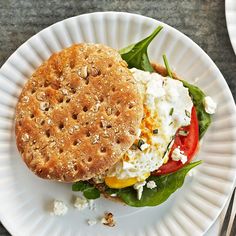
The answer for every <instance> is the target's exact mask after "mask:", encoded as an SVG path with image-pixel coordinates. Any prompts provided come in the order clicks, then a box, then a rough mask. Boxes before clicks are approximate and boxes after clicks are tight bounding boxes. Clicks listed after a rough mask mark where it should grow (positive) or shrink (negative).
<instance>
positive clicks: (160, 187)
mask: <svg viewBox="0 0 236 236" xmlns="http://www.w3.org/2000/svg"><path fill="white" fill-rule="evenodd" d="M201 162H202V161H197V162H193V163H190V164H188V165H186V166H184V167H183V168H182V169H180V170H178V171H176V172H174V173H170V174H167V175H162V176H151V177H149V178H148V179H147V181H150V180H153V181H155V183H156V185H157V187H156V188H154V189H149V188H147V187H146V186H145V187H144V190H143V194H142V197H141V199H140V200H138V199H137V192H136V190H134V188H133V187H128V188H124V189H120V190H119V191H118V192H117V196H118V197H120V198H121V199H122V200H123V201H124V202H125V203H126V204H128V205H130V206H133V207H144V206H156V205H159V204H161V203H163V202H164V201H166V200H167V198H168V197H169V196H170V195H171V194H172V193H174V192H175V191H176V190H177V189H178V188H180V187H181V186H182V185H183V183H184V179H185V176H186V174H187V173H188V172H189V171H190V170H191V169H192V168H194V167H195V166H197V165H199V164H200V163H201Z"/></svg>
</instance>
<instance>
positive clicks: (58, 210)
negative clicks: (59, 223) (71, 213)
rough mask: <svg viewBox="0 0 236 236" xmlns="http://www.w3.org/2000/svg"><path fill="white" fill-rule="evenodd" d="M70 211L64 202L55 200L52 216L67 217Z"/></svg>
mask: <svg viewBox="0 0 236 236" xmlns="http://www.w3.org/2000/svg"><path fill="white" fill-rule="evenodd" d="M67 211H68V207H67V205H66V204H65V203H64V202H63V201H59V200H54V201H53V209H52V212H51V214H52V215H55V216H62V215H65V214H66V213H67Z"/></svg>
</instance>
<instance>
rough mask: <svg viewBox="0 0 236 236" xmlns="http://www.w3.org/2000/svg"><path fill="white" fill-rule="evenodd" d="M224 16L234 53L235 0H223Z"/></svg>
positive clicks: (235, 45)
mask: <svg viewBox="0 0 236 236" xmlns="http://www.w3.org/2000/svg"><path fill="white" fill-rule="evenodd" d="M225 16H226V23H227V28H228V32H229V37H230V41H231V44H232V46H233V49H234V53H235V54H236V1H235V0H225Z"/></svg>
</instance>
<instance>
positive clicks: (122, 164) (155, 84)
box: [107, 68, 193, 181]
mask: <svg viewBox="0 0 236 236" xmlns="http://www.w3.org/2000/svg"><path fill="white" fill-rule="evenodd" d="M131 72H132V74H133V76H134V78H135V80H136V82H137V85H138V88H139V92H140V94H141V96H142V99H143V104H144V110H145V115H146V116H145V117H144V118H143V121H142V125H141V127H140V129H141V132H140V133H141V134H140V137H139V138H140V139H142V140H143V141H144V142H145V144H148V145H146V146H145V150H143V151H142V150H140V149H138V148H136V149H135V148H134V146H133V147H131V148H130V149H129V150H128V151H127V152H126V154H125V155H124V156H123V158H122V159H121V160H120V161H119V162H118V163H117V164H116V165H115V166H113V167H112V168H111V169H110V170H109V171H108V172H107V176H108V177H116V178H117V179H128V178H133V177H136V178H137V181H142V180H144V179H145V178H147V173H150V172H152V171H154V170H157V169H158V168H159V167H160V166H162V165H163V163H164V156H166V155H164V154H166V150H167V146H168V144H170V143H171V141H172V139H173V136H174V135H175V133H176V131H177V130H178V128H180V127H182V126H187V125H189V124H190V116H189V114H191V110H192V106H193V103H192V99H191V97H190V96H189V92H188V89H187V88H185V87H184V86H183V84H182V82H181V81H179V80H174V79H172V78H170V77H163V76H161V75H159V74H157V73H150V72H145V71H141V70H137V69H135V68H133V69H131ZM150 127H151V129H158V133H157V134H154V133H153V130H150ZM167 154H168V153H167ZM167 157H168V155H167Z"/></svg>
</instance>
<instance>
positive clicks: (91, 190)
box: [72, 181, 100, 199]
mask: <svg viewBox="0 0 236 236" xmlns="http://www.w3.org/2000/svg"><path fill="white" fill-rule="evenodd" d="M72 191H81V192H83V195H84V196H85V197H86V198H87V199H96V198H99V197H100V191H99V190H98V189H97V188H96V187H94V186H93V185H92V184H90V183H88V182H87V181H79V182H76V183H74V184H73V185H72Z"/></svg>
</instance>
